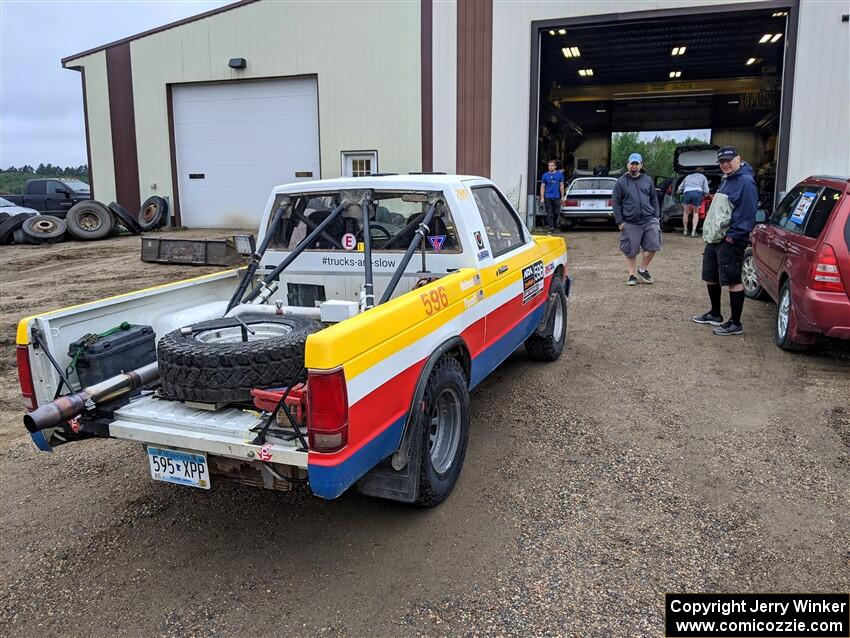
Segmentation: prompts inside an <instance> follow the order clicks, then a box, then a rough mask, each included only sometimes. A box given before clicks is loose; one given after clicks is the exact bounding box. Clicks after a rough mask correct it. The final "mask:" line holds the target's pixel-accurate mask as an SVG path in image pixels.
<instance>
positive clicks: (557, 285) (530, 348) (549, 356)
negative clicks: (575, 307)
mask: <svg viewBox="0 0 850 638" xmlns="http://www.w3.org/2000/svg"><path fill="white" fill-rule="evenodd" d="M549 289H550V294H551V293H552V292H555V293H556V294H560V295H564V280H563V279H561V278H560V276H557V275H556V279H554V280H553V281H552V283H551V285H550V286H549ZM568 319H569V307H568V305H567V303H566V299H565V300H564V336H563V337H562V338H561V340H560V341H555V339H554V338H553V337H554V335H547V336H545V337H544V336H540V335H537V334H533V335H531V336H530V337H529V338H528V339H526V340H525V351H526V353H527V354H528V356H529V358H530V359H533V360H535V361H557V360H558V359H559V358H560V357H561V353H562V352H563V351H564V347H565V346H566V340H567V321H568ZM550 320H551V321H552V322H553V323H554V318H553V317H551V318H550Z"/></svg>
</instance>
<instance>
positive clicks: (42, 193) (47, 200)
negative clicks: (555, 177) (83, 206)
mask: <svg viewBox="0 0 850 638" xmlns="http://www.w3.org/2000/svg"><path fill="white" fill-rule="evenodd" d="M3 198H4V199H7V200H8V201H10V202H12V203H13V204H15V205H17V206H24V207H26V208H32V209H35V210H37V211H39V212H40V213H44V214H46V215H53V216H54V217H60V218H64V217H65V214H66V213H67V212H68V209H69V208H71V206H73V205H74V204H77V203H79V202H82V201H86V200H89V199H91V189H90V188H89V185H88V184H86V183H85V182H81V181H80V180H78V179H67V180H66V179H56V178H41V179H30V180H27V182H26V183H25V184H24V194H23V195H3Z"/></svg>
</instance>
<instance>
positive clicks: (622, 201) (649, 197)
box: [612, 153, 661, 286]
mask: <svg viewBox="0 0 850 638" xmlns="http://www.w3.org/2000/svg"><path fill="white" fill-rule="evenodd" d="M628 166H629V170H628V172H627V173H625V174H624V175H621V176H620V178H619V179H618V180H617V183H616V184H615V185H614V194H613V196H612V199H613V208H614V220H615V221H616V222H617V227H618V228H619V229H620V250H621V251H622V253H623V254H624V255H625V256H626V267H627V268H628V270H629V278H628V279H627V280H626V284H627V285H629V286H634V285H636V284H637V283H638V282H639V281H640V282H643V283H646V284H651V283H652V282H653V281H654V279H653V278H652V275H650V274H649V270H648V267H649V263H650V262H651V261H652V258H653V257H655V253H657V252H658V251H659V250H661V224H660V222H659V218H660V217H661V209H660V208H659V206H658V197H657V196H656V193H655V184H654V183H653V181H652V178H651V177H650V176H649V175H646V174H645V173H641V168H643V158H642V157H641V156H640V154H639V153H632V154H631V155H629V165H628ZM641 248H643V260H642V262H641V267H640V268H638V269H637V271H635V267H636V266H637V254H638V253H639V252H640V250H641Z"/></svg>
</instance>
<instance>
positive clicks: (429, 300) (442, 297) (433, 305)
mask: <svg viewBox="0 0 850 638" xmlns="http://www.w3.org/2000/svg"><path fill="white" fill-rule="evenodd" d="M419 298H420V299H421V300H422V304H423V305H424V306H425V312H426V313H427V314H429V315H433V314H434V313H435V312H439V311H440V310H442V309H443V308H445V307H446V306H448V305H449V296H448V295H447V294H446V289H445V288H443V287H442V286H438V287H437V288H435V289H434V290H432V291H431V292H427V293H426V292H423V293H422V294H420V295H419Z"/></svg>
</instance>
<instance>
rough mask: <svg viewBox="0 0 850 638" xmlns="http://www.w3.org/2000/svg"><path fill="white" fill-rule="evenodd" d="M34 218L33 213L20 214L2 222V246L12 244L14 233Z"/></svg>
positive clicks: (0, 224)
mask: <svg viewBox="0 0 850 638" xmlns="http://www.w3.org/2000/svg"><path fill="white" fill-rule="evenodd" d="M32 216H33V215H32V214H31V213H18V214H17V215H12V216H11V217H9V218H8V219H5V220H4V221H3V222H0V244H11V243H12V235H13V233H14V232H15V231H16V230H18V229H19V228H20V227H21V226H22V225H23V223H24V222H25V221H26V220H27V219H29V218H30V217H32Z"/></svg>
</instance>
